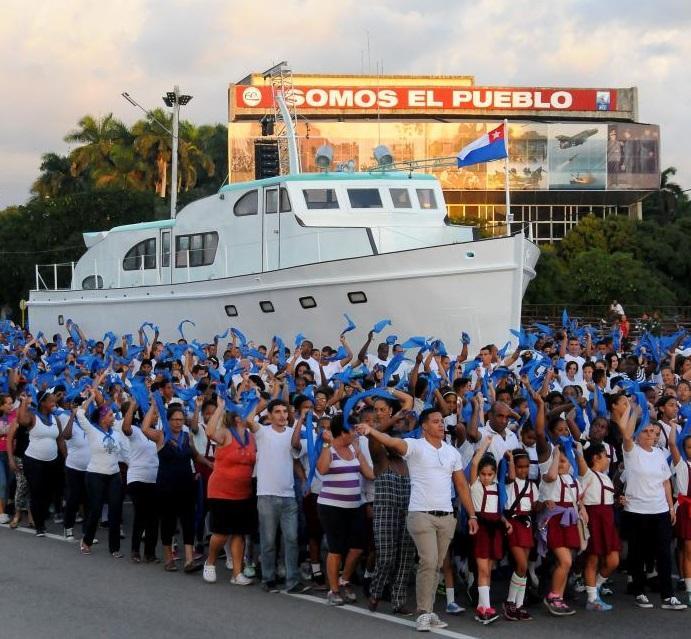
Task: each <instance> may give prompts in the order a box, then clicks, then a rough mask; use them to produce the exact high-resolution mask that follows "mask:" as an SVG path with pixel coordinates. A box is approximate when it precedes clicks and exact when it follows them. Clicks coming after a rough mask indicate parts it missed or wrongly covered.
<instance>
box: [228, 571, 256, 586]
mask: <svg viewBox="0 0 691 639" xmlns="http://www.w3.org/2000/svg"><path fill="white" fill-rule="evenodd" d="M230 583H231V584H233V585H234V586H251V585H252V583H253V581H252V580H251V579H248V578H247V577H245V575H244V574H243V573H239V574H237V575H235V576H234V577H231V578H230Z"/></svg>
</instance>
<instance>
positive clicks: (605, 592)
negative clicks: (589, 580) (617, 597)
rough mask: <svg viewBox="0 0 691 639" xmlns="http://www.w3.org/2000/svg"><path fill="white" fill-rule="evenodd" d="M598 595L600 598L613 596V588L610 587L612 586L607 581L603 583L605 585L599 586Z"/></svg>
mask: <svg viewBox="0 0 691 639" xmlns="http://www.w3.org/2000/svg"><path fill="white" fill-rule="evenodd" d="M599 594H600V597H602V596H605V597H609V596H611V595H613V594H614V588H613V587H612V584H611V583H610V582H609V581H605V583H603V584H602V585H601V586H600V593H599Z"/></svg>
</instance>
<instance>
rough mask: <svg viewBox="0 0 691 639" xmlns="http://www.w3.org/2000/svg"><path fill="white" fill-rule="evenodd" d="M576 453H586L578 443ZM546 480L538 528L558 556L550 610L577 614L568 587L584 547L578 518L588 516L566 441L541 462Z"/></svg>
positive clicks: (542, 485) (547, 603) (547, 602)
mask: <svg viewBox="0 0 691 639" xmlns="http://www.w3.org/2000/svg"><path fill="white" fill-rule="evenodd" d="M577 451H578V452H577V453H576V454H582V451H581V448H580V445H578V449H577ZM540 471H541V474H542V481H541V483H540V492H539V499H540V502H541V503H542V504H543V505H544V510H543V511H542V512H541V513H540V517H539V521H538V528H539V530H540V532H541V534H542V535H543V539H544V541H546V545H547V548H548V549H549V550H550V551H551V552H552V554H553V555H554V560H555V566H554V570H553V572H552V584H551V590H550V592H549V593H548V594H547V596H546V597H545V599H544V604H545V606H546V607H547V610H549V612H550V613H551V614H553V615H555V616H557V617H562V616H567V615H573V614H575V612H576V611H575V610H574V609H573V608H571V607H570V606H568V605H567V604H566V602H565V601H564V590H565V589H566V582H567V579H568V576H569V571H570V570H571V565H572V563H573V558H572V553H573V551H574V550H578V549H579V548H580V546H581V540H580V535H579V532H578V519H579V516H580V518H581V519H582V520H583V521H584V522H587V518H588V515H587V513H586V512H585V509H584V508H582V507H581V506H579V503H578V497H579V494H578V482H577V481H576V480H575V479H574V478H573V476H572V475H571V473H572V472H573V471H572V469H571V464H570V462H569V459H568V457H567V456H566V452H565V448H564V445H563V444H558V445H557V446H554V447H553V449H552V454H551V457H550V458H549V459H548V460H547V461H546V462H543V463H542V464H540Z"/></svg>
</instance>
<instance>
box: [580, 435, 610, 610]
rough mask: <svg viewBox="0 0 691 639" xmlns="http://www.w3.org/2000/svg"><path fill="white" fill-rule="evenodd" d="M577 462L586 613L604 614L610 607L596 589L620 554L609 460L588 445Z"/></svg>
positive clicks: (603, 452)
mask: <svg viewBox="0 0 691 639" xmlns="http://www.w3.org/2000/svg"><path fill="white" fill-rule="evenodd" d="M577 459H578V466H579V474H580V476H581V477H580V485H581V491H582V502H583V504H584V505H585V509H586V512H587V513H588V532H589V533H590V536H589V538H588V547H587V548H586V550H585V568H584V571H583V576H584V580H585V591H586V593H587V595H588V602H587V603H586V610H594V611H599V612H606V611H608V610H611V609H612V606H611V605H610V604H608V603H605V602H604V601H602V598H601V597H600V586H602V584H604V583H605V582H606V581H607V579H608V577H609V576H610V575H611V574H612V573H613V572H614V571H615V570H616V569H617V566H618V565H619V553H620V551H621V540H620V539H619V534H618V533H617V528H616V525H615V522H614V484H613V483H612V480H611V479H610V477H609V475H608V474H607V471H608V469H609V464H610V460H609V457H608V455H607V450H606V448H605V446H604V444H591V445H590V446H588V448H586V449H585V451H584V452H583V455H582V456H581V455H579V456H578V457H577ZM598 565H599V571H598Z"/></svg>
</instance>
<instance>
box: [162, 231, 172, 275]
mask: <svg viewBox="0 0 691 639" xmlns="http://www.w3.org/2000/svg"><path fill="white" fill-rule="evenodd" d="M161 266H162V267H167V266H170V231H163V233H161Z"/></svg>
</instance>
